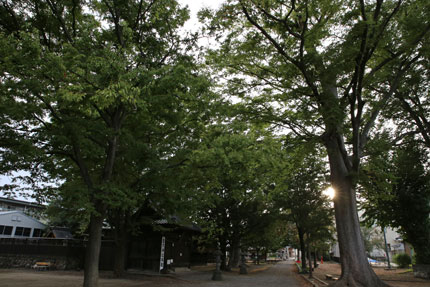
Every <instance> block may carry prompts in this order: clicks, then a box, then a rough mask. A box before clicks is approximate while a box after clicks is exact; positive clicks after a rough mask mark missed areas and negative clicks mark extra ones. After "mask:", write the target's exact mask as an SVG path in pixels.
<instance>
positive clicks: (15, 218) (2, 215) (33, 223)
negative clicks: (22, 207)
mask: <svg viewBox="0 0 430 287" xmlns="http://www.w3.org/2000/svg"><path fill="white" fill-rule="evenodd" d="M0 225H4V226H12V227H13V230H12V234H11V235H4V234H0V237H3V238H4V237H15V231H16V227H24V228H31V232H30V237H31V236H32V235H33V229H34V228H37V229H45V227H46V225H44V224H42V223H40V222H39V221H38V220H36V219H34V218H31V217H29V216H27V215H25V214H24V213H23V212H21V211H6V212H0ZM17 237H22V236H17Z"/></svg>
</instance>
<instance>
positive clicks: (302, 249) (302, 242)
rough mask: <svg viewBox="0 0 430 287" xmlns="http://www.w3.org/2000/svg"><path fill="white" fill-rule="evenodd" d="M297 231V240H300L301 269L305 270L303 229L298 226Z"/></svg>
mask: <svg viewBox="0 0 430 287" xmlns="http://www.w3.org/2000/svg"><path fill="white" fill-rule="evenodd" d="M297 231H298V233H299V242H300V253H301V255H302V256H301V257H302V258H301V260H302V270H306V245H305V238H304V236H305V235H304V233H303V231H302V230H301V229H300V228H298V229H297Z"/></svg>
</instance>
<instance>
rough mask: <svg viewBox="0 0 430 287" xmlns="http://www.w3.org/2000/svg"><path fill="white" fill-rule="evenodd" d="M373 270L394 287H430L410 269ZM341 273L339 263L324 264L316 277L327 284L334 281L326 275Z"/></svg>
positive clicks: (316, 273)
mask: <svg viewBox="0 0 430 287" xmlns="http://www.w3.org/2000/svg"><path fill="white" fill-rule="evenodd" d="M373 270H374V271H375V273H376V275H378V276H379V278H381V279H382V280H384V281H385V282H386V283H388V284H390V285H391V286H393V287H430V280H424V279H420V278H415V277H414V274H413V272H412V271H411V270H410V269H409V270H408V269H402V268H398V269H392V270H386V269H385V268H382V267H373ZM340 273H341V270H340V264H339V263H332V262H324V263H323V264H320V265H319V267H318V268H316V269H315V271H314V276H316V277H317V278H318V279H321V280H323V281H325V282H327V283H332V282H333V281H332V280H326V276H325V275H326V274H330V275H333V277H337V278H339V277H340ZM321 285H322V284H321Z"/></svg>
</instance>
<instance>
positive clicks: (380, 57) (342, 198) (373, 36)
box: [201, 0, 430, 286]
mask: <svg viewBox="0 0 430 287" xmlns="http://www.w3.org/2000/svg"><path fill="white" fill-rule="evenodd" d="M428 11H430V9H429V3H428V1H402V0H398V1H394V0H385V1H384V0H377V1H352V0H351V1H312V0H308V1H295V0H291V1H283V0H282V1H281V0H275V1H254V0H229V1H226V4H225V5H224V6H223V7H222V8H221V9H220V10H219V11H217V12H216V13H214V14H212V13H210V11H205V12H202V13H201V16H202V17H203V18H204V17H205V16H208V17H210V19H211V21H210V22H208V29H209V30H210V31H211V32H213V33H214V35H215V36H216V38H217V39H218V40H219V41H220V46H219V48H218V49H217V50H216V51H213V52H210V55H211V59H213V64H214V65H218V67H219V68H220V70H221V71H222V72H225V74H226V79H227V80H228V81H229V85H228V88H229V91H228V92H230V93H231V94H232V95H235V96H241V97H242V99H243V100H244V102H245V103H247V104H248V106H249V107H250V111H247V113H246V116H247V117H248V118H251V119H256V120H259V121H261V120H264V121H268V122H272V123H274V124H276V125H278V126H279V125H281V126H283V127H285V128H288V129H289V132H290V133H292V134H297V135H298V136H300V137H303V136H305V137H313V136H315V135H316V136H318V137H319V139H320V140H321V142H322V143H323V144H324V145H325V148H326V150H327V154H328V159H329V162H330V171H331V184H332V186H333V187H334V188H335V190H336V193H337V194H336V197H335V200H334V206H335V215H336V226H337V233H338V240H339V246H340V252H341V265H342V275H341V278H340V280H339V281H337V282H336V283H334V285H336V286H346V285H348V286H383V285H386V284H385V283H383V282H382V281H381V280H380V279H379V278H378V277H377V276H376V274H375V273H374V272H373V270H372V269H371V268H370V266H369V264H368V262H367V259H366V254H365V248H364V244H363V240H362V237H361V234H360V225H359V220H358V215H357V208H356V192H355V184H356V175H357V174H358V171H359V167H360V160H361V156H362V153H363V147H364V146H365V145H366V142H367V141H368V137H369V131H370V130H371V128H372V126H373V125H374V123H375V120H376V119H377V118H378V115H379V114H380V112H381V110H382V109H383V108H385V106H386V103H387V102H388V101H390V100H391V99H392V98H393V95H394V93H395V92H396V91H397V89H398V87H399V84H400V81H401V79H402V78H403V77H404V75H405V73H406V72H407V71H409V70H410V69H411V68H414V67H415V65H416V63H417V62H418V61H419V60H420V59H421V58H422V51H423V49H424V48H423V47H424V45H423V43H424V42H425V41H427V39H428V37H429V30H430V23H429V19H430V17H429V14H428V13H429V12H428ZM275 102H276V104H274V103H275Z"/></svg>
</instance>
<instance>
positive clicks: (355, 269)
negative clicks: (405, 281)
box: [326, 133, 389, 287]
mask: <svg viewBox="0 0 430 287" xmlns="http://www.w3.org/2000/svg"><path fill="white" fill-rule="evenodd" d="M339 139H341V136H340V135H339V134H336V133H333V134H331V136H330V137H329V138H328V139H326V147H327V152H328V157H329V162H330V177H331V184H332V186H333V188H334V189H335V191H336V195H335V197H334V199H333V201H334V209H335V216H336V229H337V237H338V238H337V239H338V242H339V249H340V262H341V266H342V275H341V277H340V278H339V280H338V281H337V282H336V283H334V284H333V286H365V287H377V286H389V285H387V284H385V283H384V282H383V281H382V280H380V279H379V278H378V277H377V276H376V274H375V272H374V271H373V269H372V268H371V267H370V265H369V263H368V261H367V256H366V250H365V248H364V241H363V238H362V236H361V231H360V224H359V219H358V214H357V203H356V193H355V189H354V188H353V182H352V178H351V177H352V175H351V174H350V173H349V172H348V168H347V164H346V162H345V160H346V158H345V154H343V155H342V151H344V150H345V149H344V146H343V142H342V141H341V140H339Z"/></svg>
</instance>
